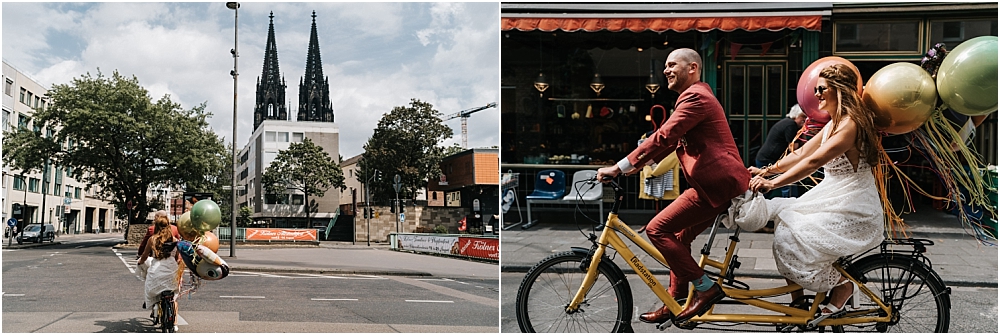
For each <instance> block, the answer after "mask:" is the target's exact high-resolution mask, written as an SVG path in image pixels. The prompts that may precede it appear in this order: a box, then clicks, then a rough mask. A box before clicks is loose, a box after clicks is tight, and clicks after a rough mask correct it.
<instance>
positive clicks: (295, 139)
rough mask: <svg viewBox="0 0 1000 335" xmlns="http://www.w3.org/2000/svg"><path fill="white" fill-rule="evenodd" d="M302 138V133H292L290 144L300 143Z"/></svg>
mask: <svg viewBox="0 0 1000 335" xmlns="http://www.w3.org/2000/svg"><path fill="white" fill-rule="evenodd" d="M303 137H304V136H303V134H302V133H292V142H295V143H301V142H302V138H303Z"/></svg>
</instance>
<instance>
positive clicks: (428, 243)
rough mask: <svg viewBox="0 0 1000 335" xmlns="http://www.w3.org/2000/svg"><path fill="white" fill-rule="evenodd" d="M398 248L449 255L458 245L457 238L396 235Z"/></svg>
mask: <svg viewBox="0 0 1000 335" xmlns="http://www.w3.org/2000/svg"><path fill="white" fill-rule="evenodd" d="M397 238H398V240H399V248H400V249H402V250H413V251H420V252H432V253H439V254H450V253H452V252H451V251H452V249H454V247H456V244H457V243H458V236H435V235H409V234H402V235H397Z"/></svg>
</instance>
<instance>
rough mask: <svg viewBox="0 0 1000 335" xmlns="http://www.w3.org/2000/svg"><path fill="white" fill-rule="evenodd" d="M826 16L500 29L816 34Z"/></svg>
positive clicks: (599, 21) (505, 26)
mask: <svg viewBox="0 0 1000 335" xmlns="http://www.w3.org/2000/svg"><path fill="white" fill-rule="evenodd" d="M822 19H823V17H822V16H821V15H809V16H752V17H679V18H522V17H517V18H511V17H504V18H501V19H500V29H502V30H505V31H506V30H514V29H516V30H520V31H532V30H541V31H544V32H550V31H555V30H557V29H558V30H562V31H566V32H575V31H578V30H581V29H582V30H583V31H587V32H595V31H600V30H607V31H610V32H619V31H622V30H629V31H632V32H642V31H646V30H652V31H655V32H664V31H667V30H673V31H677V32H685V31H688V30H692V29H694V30H697V31H700V32H708V31H711V30H713V29H719V30H722V31H726V32H729V31H733V30H736V29H743V30H746V31H758V30H761V29H767V30H770V31H778V30H782V29H798V28H805V29H807V30H812V31H820V28H821V24H822Z"/></svg>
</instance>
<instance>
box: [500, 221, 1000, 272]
mask: <svg viewBox="0 0 1000 335" xmlns="http://www.w3.org/2000/svg"><path fill="white" fill-rule="evenodd" d="M566 217H567V219H566V220H567V222H560V223H554V222H542V223H540V224H538V225H536V226H533V227H531V228H530V229H528V230H521V229H519V228H514V229H511V230H506V231H502V232H501V233H500V235H501V238H500V241H501V246H500V257H501V271H503V272H525V271H527V270H528V269H529V268H530V267H531V266H532V265H534V264H535V263H537V262H538V261H540V260H542V259H543V258H545V257H547V256H549V255H551V254H553V253H556V252H562V251H569V250H570V247H584V248H589V247H590V242H588V241H587V239H586V238H585V237H584V236H583V235H581V234H580V231H579V230H578V229H577V225H576V224H575V223H573V222H572V215H568V216H566ZM903 220H904V221H905V222H906V224H907V225H909V227H910V228H909V232H910V236H911V237H913V238H922V239H929V240H931V241H933V242H934V245H933V246H929V247H927V252H926V253H925V255H926V256H927V258H929V259H930V260H931V263H932V264H933V266H934V270H935V271H937V273H938V274H939V275H940V276H941V278H942V279H943V280H944V281H945V283H946V284H948V285H950V286H976V287H987V286H988V287H997V247H996V246H984V245H982V244H980V243H979V242H977V241H976V239H975V238H974V237H972V236H971V235H969V234H968V233H966V232H965V230H964V229H962V227H961V226H960V224H959V223H958V221H957V219H956V218H955V217H954V216H951V215H948V214H946V213H943V212H940V211H935V210H933V209H930V208H927V209H923V210H920V211H919V212H917V213H912V214H907V215H904V216H903ZM629 226H630V227H632V229H639V228H641V225H636V224H630V225H629ZM585 232H587V233H588V234H589V231H586V230H585ZM708 235H709V230H706V231H705V232H704V233H702V234H701V235H700V236H698V237H697V238H696V239H695V240H694V243H692V245H691V247H692V256H693V257H695V259H698V257H700V250H701V248H702V247H703V246H704V245H705V242H706V241H708ZM731 235H732V231H729V230H726V229H720V230H719V232H718V233H717V235H716V238H715V242H714V244H713V246H712V248H711V255H710V257H711V258H713V259H719V258H721V257H722V256H724V255H725V247H726V246H728V244H729V236H731ZM643 237H645V236H643ZM773 237H774V236H773V235H772V234H764V233H746V232H741V233H740V236H739V239H740V242H739V243H738V244H737V246H738V253H737V255H739V261H740V263H742V265H741V266H740V268H739V269H738V270H736V272H735V273H736V274H737V276H748V277H758V278H782V277H781V276H780V274H779V273H778V271H777V267H776V266H775V263H774V256H773V255H772V253H771V245H772V243H773ZM994 242H995V241H994ZM626 243H628V244H629V245H630V246H633V247H634V245H632V243H631V242H626ZM633 251H634V252H636V254H637V255H638V256H639V258H640V259H641V260H642V262H643V263H644V264H646V265H647V266H649V267H650V268H651V269H652V271H653V273H655V274H666V273H669V270H667V269H666V268H665V267H663V266H660V265H657V261H656V260H654V259H653V258H652V257H650V256H649V255H646V254H645V253H644V252H642V250H639V248H638V247H634V248H633ZM615 262H616V263H617V264H618V266H619V267H620V268H622V270H623V271H625V272H627V273H633V271H632V269H631V268H630V267H629V266H628V265H627V264H626V263H625V262H624V261H623V260H622V259H621V257H618V258H616V259H615Z"/></svg>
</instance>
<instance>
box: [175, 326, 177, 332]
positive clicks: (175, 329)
mask: <svg viewBox="0 0 1000 335" xmlns="http://www.w3.org/2000/svg"><path fill="white" fill-rule="evenodd" d="M174 332H175V333H176V332H177V325H174Z"/></svg>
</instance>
